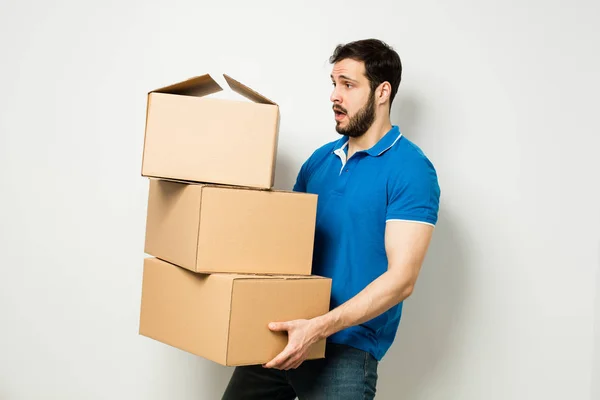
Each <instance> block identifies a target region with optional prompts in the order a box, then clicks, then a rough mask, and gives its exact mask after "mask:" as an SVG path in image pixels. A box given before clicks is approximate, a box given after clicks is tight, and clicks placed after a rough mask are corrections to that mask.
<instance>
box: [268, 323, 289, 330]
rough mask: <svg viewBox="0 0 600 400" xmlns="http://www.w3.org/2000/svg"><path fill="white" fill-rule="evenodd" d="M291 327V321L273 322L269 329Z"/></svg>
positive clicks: (286, 328)
mask: <svg viewBox="0 0 600 400" xmlns="http://www.w3.org/2000/svg"><path fill="white" fill-rule="evenodd" d="M290 328H291V324H290V323H289V322H271V323H270V324H269V329H270V330H272V331H274V332H281V331H288V330H289V329H290Z"/></svg>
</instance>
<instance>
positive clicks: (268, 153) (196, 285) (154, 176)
mask: <svg viewBox="0 0 600 400" xmlns="http://www.w3.org/2000/svg"><path fill="white" fill-rule="evenodd" d="M224 78H225V81H226V83H227V85H228V86H229V87H230V88H231V89H232V90H233V91H234V92H237V93H239V94H241V95H242V96H244V97H245V98H247V99H248V101H244V100H245V99H244V100H241V101H239V100H223V99H218V98H213V97H211V96H210V94H212V93H216V92H218V91H221V90H222V88H221V86H220V85H219V84H218V83H217V82H216V81H215V80H214V79H213V78H212V77H211V76H210V75H203V76H199V77H196V78H192V79H189V80H186V81H183V82H180V83H177V84H174V85H171V86H168V87H164V88H161V89H158V90H154V91H151V92H150V93H149V94H148V105H147V115H146V132H145V140H144V150H143V161H142V176H144V177H147V178H149V179H150V189H149V198H148V214H147V225H146V239H145V252H146V253H147V254H148V255H150V257H148V258H146V259H145V260H144V271H143V283H142V299H141V312H140V334H141V335H144V336H147V337H150V338H152V339H155V340H157V341H160V342H162V343H165V344H168V345H171V346H173V347H176V348H179V349H181V350H184V351H187V352H190V353H193V354H196V355H198V356H201V357H204V358H207V359H209V360H212V361H214V362H217V363H220V364H222V365H228V366H234V365H252V364H263V363H266V362H268V361H270V360H271V359H272V358H273V357H275V356H276V355H277V354H278V353H279V352H280V351H282V350H283V348H284V347H285V345H286V344H287V335H286V333H285V332H284V333H280V332H277V333H276V332H272V331H270V330H269V329H268V323H269V322H276V321H288V320H293V319H301V318H312V317H315V316H318V315H321V314H324V313H326V312H327V311H328V310H329V296H330V290H331V281H330V279H327V278H323V277H319V276H314V275H311V271H312V255H313V243H314V230H315V220H316V204H317V197H316V196H315V195H312V194H307V193H294V192H289V191H283V190H275V189H273V182H274V172H275V159H276V152H277V139H278V134H279V107H278V106H277V105H276V104H275V103H273V102H272V101H270V100H269V99H267V98H265V97H264V96H262V95H260V94H258V93H256V92H255V91H253V90H251V89H250V88H248V87H246V86H245V85H243V84H241V83H240V82H238V81H236V80H234V79H232V78H231V77H229V76H227V75H224ZM324 351H325V342H324V341H321V342H319V343H316V344H315V345H313V347H312V348H311V352H310V356H309V359H315V358H322V357H324Z"/></svg>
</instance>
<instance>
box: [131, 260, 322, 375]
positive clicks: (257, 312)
mask: <svg viewBox="0 0 600 400" xmlns="http://www.w3.org/2000/svg"><path fill="white" fill-rule="evenodd" d="M330 293H331V280H330V279H329V278H324V277H320V276H315V275H309V276H290V275H285V276H275V275H240V274H223V273H218V274H210V275H209V274H199V273H195V272H191V271H188V270H186V269H184V268H181V267H178V266H176V265H174V264H170V263H168V262H166V261H162V260H160V259H158V258H146V259H145V260H144V272H143V283H142V300H141V310H140V327H139V333H140V334H141V335H143V336H146V337H149V338H152V339H155V340H157V341H159V342H162V343H165V344H168V345H170V346H173V347H176V348H178V349H181V350H183V351H186V352H189V353H192V354H195V355H198V356H200V357H204V358H206V359H209V360H211V361H214V362H217V363H219V364H222V365H225V366H237V365H258V364H264V363H266V362H268V361H270V360H271V359H273V357H275V356H276V355H277V354H279V352H281V351H282V350H283V349H284V347H285V345H286V344H287V334H286V333H285V332H272V331H270V330H269V328H268V327H267V325H268V323H269V322H277V321H289V320H293V319H302V318H306V319H308V318H313V317H316V316H319V315H322V314H325V313H327V311H329V301H330V300H329V299H330ZM323 357H325V341H324V340H322V341H320V342H318V343H315V344H314V345H313V346H312V347H311V349H310V353H309V356H308V359H317V358H323Z"/></svg>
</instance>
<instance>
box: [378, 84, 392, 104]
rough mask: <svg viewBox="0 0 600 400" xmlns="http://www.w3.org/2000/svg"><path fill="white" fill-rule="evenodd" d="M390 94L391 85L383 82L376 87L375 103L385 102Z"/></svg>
mask: <svg viewBox="0 0 600 400" xmlns="http://www.w3.org/2000/svg"><path fill="white" fill-rule="evenodd" d="M391 95H392V85H390V83H389V82H383V83H382V84H381V85H379V88H377V104H379V105H381V104H385V103H386V102H387V101H389V99H390V96H391Z"/></svg>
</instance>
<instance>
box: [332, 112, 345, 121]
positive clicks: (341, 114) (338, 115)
mask: <svg viewBox="0 0 600 400" xmlns="http://www.w3.org/2000/svg"><path fill="white" fill-rule="evenodd" d="M333 113H334V114H335V119H336V121H339V120H341V119H343V118H344V117H345V116H346V113H345V112H343V111H340V110H333Z"/></svg>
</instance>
